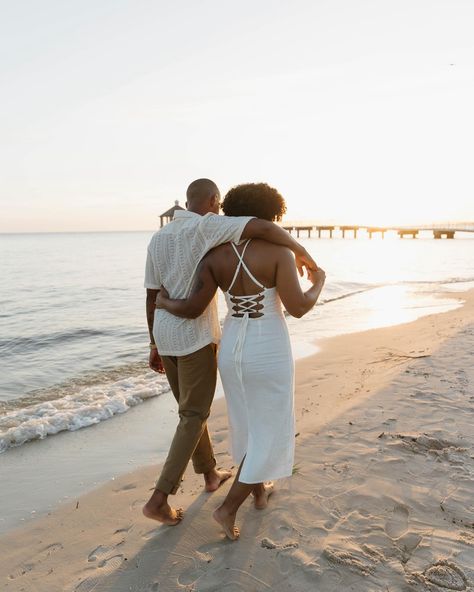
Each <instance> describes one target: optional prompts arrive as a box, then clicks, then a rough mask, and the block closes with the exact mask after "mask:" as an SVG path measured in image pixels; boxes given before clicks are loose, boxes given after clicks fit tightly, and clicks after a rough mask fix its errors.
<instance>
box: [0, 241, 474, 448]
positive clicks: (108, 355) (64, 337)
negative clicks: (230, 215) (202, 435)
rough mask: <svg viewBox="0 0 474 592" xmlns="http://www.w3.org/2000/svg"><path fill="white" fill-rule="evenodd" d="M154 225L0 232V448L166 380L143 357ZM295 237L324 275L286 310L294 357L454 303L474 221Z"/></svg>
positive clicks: (97, 413) (473, 281)
mask: <svg viewBox="0 0 474 592" xmlns="http://www.w3.org/2000/svg"><path fill="white" fill-rule="evenodd" d="M151 235H152V232H107V233H70V234H61V233H57V234H6V235H0V270H1V273H0V328H1V332H0V360H1V372H0V453H3V454H8V451H9V450H10V449H11V448H15V447H18V446H21V445H22V444H24V443H26V442H30V443H31V442H32V441H35V440H38V439H44V438H46V437H48V438H51V437H52V436H54V434H57V433H58V432H63V431H76V430H79V429H81V428H84V427H87V426H92V425H94V424H98V423H101V422H103V421H105V420H109V419H110V420H111V421H113V420H114V419H113V418H114V416H117V415H121V414H123V413H125V412H127V411H129V410H130V409H131V408H132V407H135V406H137V405H140V404H146V401H147V400H148V399H151V398H155V397H157V396H159V395H161V394H163V393H165V392H168V391H169V386H168V384H167V381H166V379H165V378H164V377H163V376H159V375H157V374H155V373H153V372H151V371H150V370H149V369H148V366H147V359H148V333H147V327H146V318H145V290H144V288H143V271H144V263H145V255H146V247H147V244H148V241H149V239H150V237H151ZM301 242H302V243H304V245H305V246H306V248H307V249H308V250H309V251H310V252H311V253H312V255H313V256H314V258H315V259H316V261H317V262H318V264H319V265H320V266H321V267H323V268H324V269H325V271H326V275H327V280H326V286H325V288H324V289H323V292H322V295H321V297H320V302H319V304H318V305H317V306H316V307H315V308H314V309H313V310H312V311H311V312H310V313H309V314H308V315H306V316H305V317H304V318H303V319H299V320H298V319H293V318H289V319H288V324H289V328H290V334H291V339H292V344H293V349H294V353H295V356H296V357H297V358H298V357H302V356H305V355H308V354H311V353H313V352H315V351H317V348H318V340H320V339H322V338H325V337H331V336H334V335H339V334H343V333H350V332H355V331H360V330H365V329H370V328H376V327H382V326H388V325H393V324H398V323H404V322H408V321H411V320H414V319H416V318H418V317H420V316H423V315H426V314H431V313H434V312H441V311H444V310H449V309H452V308H455V307H457V306H459V302H458V300H457V299H456V298H454V296H455V294H456V292H459V291H462V290H464V289H468V288H471V287H474V233H473V234H469V233H457V234H456V238H455V239H454V240H446V239H444V240H434V239H433V238H432V236H431V234H430V233H421V235H420V238H418V239H416V240H413V239H408V238H405V239H403V240H402V239H399V238H397V237H395V236H390V234H389V235H387V236H386V237H385V239H382V238H381V237H377V238H373V239H372V240H369V239H368V238H367V237H365V236H363V235H362V236H361V235H359V237H358V238H357V239H353V238H347V237H346V239H342V238H341V237H335V238H333V239H329V238H321V239H318V238H311V239H309V238H308V239H306V238H302V239H301ZM303 285H306V280H303ZM220 313H221V317H223V316H224V303H223V298H221V300H220Z"/></svg>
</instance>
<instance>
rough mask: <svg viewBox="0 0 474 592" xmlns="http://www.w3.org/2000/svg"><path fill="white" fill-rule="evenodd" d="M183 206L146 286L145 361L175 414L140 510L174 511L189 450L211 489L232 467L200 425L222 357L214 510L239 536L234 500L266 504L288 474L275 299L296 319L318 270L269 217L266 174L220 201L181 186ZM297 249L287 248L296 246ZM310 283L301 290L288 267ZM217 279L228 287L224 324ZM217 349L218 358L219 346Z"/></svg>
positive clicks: (203, 186)
mask: <svg viewBox="0 0 474 592" xmlns="http://www.w3.org/2000/svg"><path fill="white" fill-rule="evenodd" d="M186 198H187V203H186V206H187V210H182V211H177V212H176V213H175V216H174V219H173V220H172V221H171V222H170V223H169V224H167V225H166V226H165V227H163V228H162V229H160V230H159V231H158V232H156V233H155V234H154V236H153V237H152V239H151V241H150V244H149V246H148V254H147V262H146V271H145V288H146V289H147V299H146V309H147V321H148V329H149V333H150V341H151V343H150V360H149V364H150V367H151V368H152V369H153V370H155V371H156V372H160V373H163V372H165V373H166V376H167V378H168V381H169V383H170V386H171V390H172V392H173V395H174V397H175V398H176V401H177V403H178V410H179V423H178V426H177V428H176V432H175V435H174V437H173V440H172V443H171V447H170V450H169V453H168V457H167V459H166V461H165V464H164V466H163V469H162V472H161V475H160V477H159V479H158V481H157V483H156V488H155V490H154V492H153V494H152V496H151V498H150V499H149V501H148V502H147V503H146V505H145V506H144V508H143V513H144V514H145V516H147V517H149V518H153V519H155V520H158V521H160V522H163V523H164V524H169V525H175V524H178V523H179V522H180V521H181V519H182V518H183V511H182V510H181V509H176V508H173V507H171V506H170V505H169V503H168V496H169V495H172V494H175V493H176V492H177V490H178V487H179V485H180V483H181V480H182V477H183V474H184V471H185V469H186V467H187V465H188V463H189V460H190V459H192V462H193V466H194V470H195V472H196V473H201V474H203V476H204V481H205V489H206V491H208V492H212V491H215V490H217V489H218V488H219V486H220V485H221V483H222V482H223V481H225V480H226V479H228V478H229V477H231V476H232V475H231V472H230V471H226V470H218V469H217V467H216V460H215V458H214V454H213V449H212V444H211V440H210V436H209V432H208V427H207V419H208V417H209V413H210V407H211V404H212V400H213V397H214V390H215V386H216V380H217V366H218V367H219V372H220V376H221V379H222V384H223V387H224V392H225V397H226V401H227V409H228V420H229V435H230V444H231V452H232V457H233V459H234V461H235V463H236V464H238V465H239V469H238V472H237V475H236V477H235V480H234V482H233V484H232V486H231V487H230V490H229V492H228V494H227V496H226V498H225V500H224V502H223V503H222V504H221V506H220V507H219V508H217V510H215V512H214V515H213V516H214V518H215V520H216V521H217V522H218V523H219V524H220V525H221V526H222V528H223V529H224V532H225V533H226V535H227V537H229V538H230V539H236V538H237V537H238V536H239V530H238V528H237V527H236V526H235V519H236V514H237V510H238V509H239V507H240V506H241V504H242V503H243V502H244V501H245V499H246V498H247V497H248V496H249V495H250V494H253V496H254V504H255V507H256V508H259V509H263V508H265V507H266V505H267V502H268V497H269V496H270V494H271V493H272V491H273V483H272V481H273V480H275V479H279V478H283V477H287V476H290V475H291V474H292V469H293V459H294V441H295V435H294V414H293V390H294V386H293V375H294V363H293V358H292V353H291V346H290V341H289V336H288V329H287V326H286V321H285V318H284V315H283V311H282V306H281V304H283V306H284V307H285V309H286V310H287V312H288V313H289V314H290V315H292V316H295V317H298V318H299V317H301V316H303V315H304V314H306V313H307V312H308V311H309V310H310V309H311V308H312V307H313V306H314V304H315V303H316V301H317V299H318V296H319V294H320V292H321V289H322V287H323V284H324V280H325V274H324V271H323V270H322V269H320V268H318V266H317V265H316V263H315V262H314V260H313V259H312V257H311V256H310V255H309V254H308V252H307V251H306V250H305V249H304V248H303V247H302V246H301V245H300V244H299V243H298V242H297V241H295V240H294V239H293V238H292V237H291V235H290V234H289V233H287V232H286V231H284V230H283V229H282V228H280V227H279V226H277V225H276V224H273V221H275V220H276V221H278V220H280V219H281V217H282V215H283V214H284V213H285V211H286V205H285V201H284V199H283V197H282V196H281V195H280V194H279V193H278V191H277V190H276V189H274V188H272V187H269V186H268V185H267V184H265V183H256V184H254V183H252V184H245V185H239V186H237V187H234V188H233V189H231V190H230V191H229V192H228V193H227V195H226V196H225V199H224V201H223V203H222V209H223V211H224V214H225V215H224V216H220V215H219V210H220V207H221V203H220V193H219V190H218V188H217V186H216V184H215V183H213V182H212V181H211V180H209V179H198V180H196V181H194V182H193V183H191V185H190V186H189V187H188V189H187V193H186ZM293 254H294V256H293ZM304 268H306V271H307V274H308V278H309V279H310V281H311V283H312V286H311V288H310V289H309V290H307V291H306V292H303V291H302V290H301V287H300V284H299V281H298V275H297V271H296V270H297V269H298V271H299V272H300V274H301V275H302V274H303V271H304ZM217 288H221V290H222V291H223V292H224V294H225V298H226V302H227V308H228V312H227V316H226V319H225V322H224V327H223V331H222V339H221V335H220V333H221V331H220V325H219V320H218V316H217V302H216V292H217ZM218 344H219V354H218V356H217V346H218Z"/></svg>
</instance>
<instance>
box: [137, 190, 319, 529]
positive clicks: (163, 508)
mask: <svg viewBox="0 0 474 592" xmlns="http://www.w3.org/2000/svg"><path fill="white" fill-rule="evenodd" d="M186 198H187V202H186V207H187V210H184V211H177V212H176V213H175V216H174V219H173V221H172V222H170V223H169V224H167V225H166V226H165V227H164V228H162V229H160V230H159V231H158V232H156V233H155V234H154V235H153V237H152V239H151V241H150V244H149V246H148V255H147V263H146V271H145V288H146V289H147V299H146V310H147V321H148V330H149V333H150V359H149V364H150V368H152V369H153V370H155V371H156V372H160V373H162V372H166V376H167V378H168V381H169V383H170V386H171V390H172V392H173V395H174V397H175V399H176V401H177V402H178V411H179V423H178V426H177V428H176V432H175V435H174V437H173V441H172V443H171V447H170V450H169V453H168V457H167V459H166V461H165V464H164V466H163V470H162V473H161V475H160V477H159V479H158V481H157V483H156V488H155V490H154V492H153V494H152V496H151V498H150V499H149V500H148V502H147V503H146V505H145V506H144V508H143V513H144V514H145V516H147V517H148V518H152V519H155V520H158V521H159V522H163V523H164V524H170V525H175V524H178V522H180V520H181V519H182V517H183V511H182V510H181V509H175V508H172V507H171V506H170V505H169V504H168V496H169V495H170V494H171V495H172V494H175V493H176V491H177V489H178V487H179V485H180V483H181V479H182V476H183V474H184V471H185V470H186V467H187V465H188V463H189V460H190V459H191V458H192V462H193V466H194V470H195V472H196V473H201V474H203V475H204V482H205V489H206V491H209V492H211V491H215V490H216V489H217V488H218V487H219V486H220V484H221V483H222V482H223V481H225V480H226V479H228V478H229V477H230V476H231V473H230V471H218V470H217V469H216V461H215V458H214V454H213V450H212V444H211V441H210V438H209V432H208V429H207V418H208V417H209V413H210V408H211V404H212V400H213V397H214V390H215V386H216V379H217V363H216V345H217V343H218V342H219V337H220V326H219V321H218V317H217V304H216V300H215V299H214V302H213V303H212V304H211V305H209V306H208V308H207V309H206V310H205V311H204V313H203V314H202V315H201V316H200V317H198V318H197V319H183V318H179V317H175V316H173V315H171V314H169V313H168V312H166V311H165V310H163V309H155V300H156V296H157V294H158V291H159V289H160V287H161V286H164V287H166V289H167V290H168V292H169V294H170V297H171V298H186V297H187V296H188V294H189V291H190V288H191V284H192V282H193V279H194V273H195V271H196V269H197V266H198V264H199V262H200V261H201V259H202V257H203V256H204V255H205V254H206V253H207V252H208V251H209V250H210V249H212V248H214V247H216V246H218V245H220V244H223V243H226V242H229V241H235V242H237V241H239V240H241V239H247V238H260V239H263V240H267V241H269V242H272V243H276V244H279V245H283V246H286V247H288V248H290V249H291V250H292V251H293V252H294V254H295V256H296V265H297V267H298V269H299V271H300V273H302V272H303V267H307V268H310V269H316V268H317V266H316V263H315V262H314V261H313V259H312V258H311V256H310V255H309V254H308V253H307V251H306V250H305V249H304V248H303V247H302V246H301V245H299V244H298V243H297V242H296V241H295V240H294V239H293V238H292V237H291V235H290V234H289V233H287V232H285V231H284V230H283V229H281V228H279V227H278V226H276V225H275V224H273V223H271V222H267V221H265V220H260V219H256V218H247V217H236V218H231V217H226V216H219V215H218V214H219V205H220V193H219V190H218V188H217V186H216V184H215V183H214V182H213V181H211V180H209V179H198V180H196V181H193V182H192V183H191V185H190V186H189V187H188V189H187V192H186ZM155 339H156V341H155Z"/></svg>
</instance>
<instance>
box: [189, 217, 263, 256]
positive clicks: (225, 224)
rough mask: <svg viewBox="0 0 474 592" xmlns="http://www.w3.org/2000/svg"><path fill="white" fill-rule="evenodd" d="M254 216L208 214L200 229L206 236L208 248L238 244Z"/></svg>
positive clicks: (203, 218) (203, 219)
mask: <svg viewBox="0 0 474 592" xmlns="http://www.w3.org/2000/svg"><path fill="white" fill-rule="evenodd" d="M250 220H253V216H219V215H218V214H206V215H205V216H203V217H202V220H201V222H200V224H199V228H200V230H201V232H202V234H203V235H204V237H205V239H206V242H207V243H208V248H209V249H212V248H213V247H217V246H218V245H222V244H223V243H228V242H235V243H236V242H238V241H239V240H240V237H241V236H242V232H243V231H244V228H245V227H246V226H247V224H248V223H249V222H250Z"/></svg>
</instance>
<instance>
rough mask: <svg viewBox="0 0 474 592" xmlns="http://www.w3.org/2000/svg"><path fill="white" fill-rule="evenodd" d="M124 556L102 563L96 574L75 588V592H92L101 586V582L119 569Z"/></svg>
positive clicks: (117, 556)
mask: <svg viewBox="0 0 474 592" xmlns="http://www.w3.org/2000/svg"><path fill="white" fill-rule="evenodd" d="M123 561H124V559H123V555H114V556H113V557H109V558H108V559H105V560H104V561H101V563H99V565H98V566H97V569H95V570H94V573H93V574H92V575H90V576H88V577H87V578H85V579H84V580H82V581H81V582H80V583H79V584H78V585H77V586H76V587H75V588H74V592H92V590H94V589H95V588H96V586H97V585H98V584H99V582H100V580H101V579H102V578H103V577H105V576H107V575H109V574H111V573H112V572H113V571H115V570H116V569H118V568H119V567H120V566H121V565H122V563H123Z"/></svg>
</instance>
